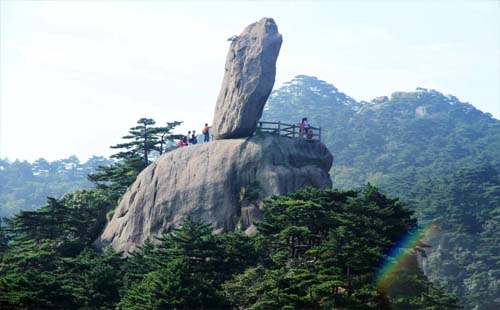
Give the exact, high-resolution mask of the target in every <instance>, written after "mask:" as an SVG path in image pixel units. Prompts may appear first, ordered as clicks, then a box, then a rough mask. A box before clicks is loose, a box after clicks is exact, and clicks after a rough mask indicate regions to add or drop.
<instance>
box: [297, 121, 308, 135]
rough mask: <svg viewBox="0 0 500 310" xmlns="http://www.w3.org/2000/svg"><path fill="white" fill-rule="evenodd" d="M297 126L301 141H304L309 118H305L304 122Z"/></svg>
mask: <svg viewBox="0 0 500 310" xmlns="http://www.w3.org/2000/svg"><path fill="white" fill-rule="evenodd" d="M297 125H298V126H299V139H303V138H304V135H305V133H306V125H307V118H305V117H303V118H302V121H301V122H300V123H297Z"/></svg>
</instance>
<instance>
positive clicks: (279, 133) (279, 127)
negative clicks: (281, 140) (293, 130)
mask: <svg viewBox="0 0 500 310" xmlns="http://www.w3.org/2000/svg"><path fill="white" fill-rule="evenodd" d="M278 136H281V122H278Z"/></svg>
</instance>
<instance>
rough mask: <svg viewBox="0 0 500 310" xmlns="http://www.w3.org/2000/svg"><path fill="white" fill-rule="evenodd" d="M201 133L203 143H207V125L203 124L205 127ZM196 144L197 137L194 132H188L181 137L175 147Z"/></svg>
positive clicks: (208, 136) (208, 137) (208, 130)
mask: <svg viewBox="0 0 500 310" xmlns="http://www.w3.org/2000/svg"><path fill="white" fill-rule="evenodd" d="M201 133H202V134H203V143H205V142H209V141H210V127H208V124H207V123H205V126H204V127H203V129H202V130H201ZM197 143H198V135H197V134H196V130H193V131H192V132H191V131H188V134H187V135H185V136H183V137H182V138H181V139H179V141H177V146H187V145H190V144H197Z"/></svg>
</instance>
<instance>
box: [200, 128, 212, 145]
mask: <svg viewBox="0 0 500 310" xmlns="http://www.w3.org/2000/svg"><path fill="white" fill-rule="evenodd" d="M201 132H202V133H203V143H205V142H209V141H210V133H209V127H208V124H206V123H205V127H203V130H202V131H201Z"/></svg>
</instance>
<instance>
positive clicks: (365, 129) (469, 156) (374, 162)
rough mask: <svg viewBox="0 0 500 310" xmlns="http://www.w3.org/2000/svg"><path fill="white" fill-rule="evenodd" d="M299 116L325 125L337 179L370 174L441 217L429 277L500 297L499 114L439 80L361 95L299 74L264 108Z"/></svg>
mask: <svg viewBox="0 0 500 310" xmlns="http://www.w3.org/2000/svg"><path fill="white" fill-rule="evenodd" d="M302 117H308V120H309V122H310V123H311V125H313V126H318V127H321V128H322V141H323V142H324V143H325V144H326V145H327V146H328V148H329V149H330V150H331V151H332V153H333V154H334V157H335V160H334V165H333V167H332V170H331V176H332V181H333V184H334V187H337V188H345V189H347V188H355V187H359V186H362V185H363V184H366V183H367V182H370V183H372V184H374V185H376V186H377V187H379V188H381V190H382V191H383V192H385V193H390V194H391V195H394V196H398V197H400V198H401V199H402V200H404V201H406V202H407V203H408V206H409V208H410V209H412V210H414V211H415V214H416V215H417V217H418V219H419V221H420V222H421V223H422V224H424V225H427V224H430V223H432V222H434V221H436V220H437V221H439V223H440V224H441V225H442V226H443V227H442V228H443V232H444V233H443V234H441V235H440V236H439V237H435V238H432V239H431V240H430V241H429V243H430V245H431V246H432V249H434V250H431V251H430V253H429V260H428V266H429V267H428V269H427V272H428V274H429V277H430V278H431V279H432V281H433V282H434V283H436V284H438V285H444V286H445V287H446V289H447V290H448V292H450V293H453V294H456V295H457V296H460V298H461V299H462V300H461V301H462V303H463V304H464V305H465V306H466V307H467V308H470V309H476V310H482V309H494V308H499V307H500V304H499V301H500V295H499V282H498V274H499V273H500V267H499V265H498V257H499V254H498V253H499V252H498V248H497V247H496V245H498V244H499V243H500V242H499V238H500V236H499V233H498V229H496V228H492V227H499V226H500V225H498V221H499V219H498V214H499V212H500V211H498V210H496V209H497V206H498V205H500V204H499V202H498V196H499V189H498V187H497V186H496V185H495V184H497V183H496V182H497V181H496V180H497V179H498V171H500V121H498V120H497V119H494V118H492V117H491V115H489V114H487V113H486V114H484V113H482V112H481V111H479V110H477V109H475V108H474V107H473V106H472V105H470V104H468V103H464V102H460V101H459V100H458V99H457V98H456V97H453V96H449V95H443V94H441V93H439V92H437V91H435V90H426V89H417V91H416V92H408V93H403V92H398V93H394V94H392V95H391V96H390V98H387V97H385V98H383V97H382V98H377V99H374V100H373V101H372V102H361V103H359V102H356V101H354V100H353V99H352V98H349V97H348V96H346V95H345V94H343V93H341V92H339V91H338V90H337V89H336V88H335V87H333V86H332V85H329V84H327V83H325V82H324V81H321V80H318V79H316V78H314V77H308V76H298V77H296V78H295V79H294V80H293V81H291V82H289V83H285V85H284V86H283V87H281V88H280V89H278V90H275V91H273V93H272V95H271V97H270V98H269V100H268V102H267V106H266V108H265V111H264V114H263V117H262V118H263V120H266V121H278V120H279V121H282V122H286V123H289V122H292V123H296V122H297V121H298V120H300V119H302ZM485 167H489V168H485ZM471 171H476V172H474V173H472V172H471ZM471 173H472V174H471ZM495 178H496V179H495ZM461 180H462V181H461ZM495 210H496V211H495Z"/></svg>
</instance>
